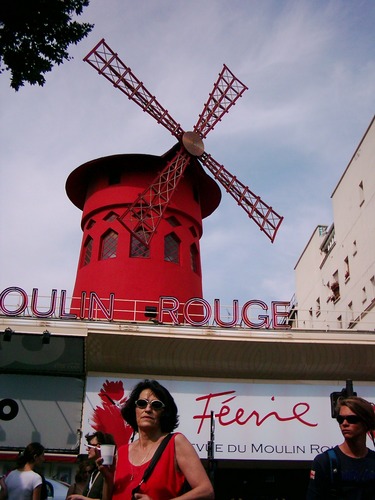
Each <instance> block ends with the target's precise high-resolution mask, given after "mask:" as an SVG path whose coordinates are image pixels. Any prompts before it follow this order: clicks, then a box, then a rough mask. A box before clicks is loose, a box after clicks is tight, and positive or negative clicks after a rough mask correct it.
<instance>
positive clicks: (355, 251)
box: [353, 240, 357, 257]
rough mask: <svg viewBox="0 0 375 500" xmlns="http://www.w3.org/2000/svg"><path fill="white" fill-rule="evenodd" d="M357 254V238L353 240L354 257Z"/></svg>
mask: <svg viewBox="0 0 375 500" xmlns="http://www.w3.org/2000/svg"><path fill="white" fill-rule="evenodd" d="M356 254H357V242H356V240H354V241H353V257H354V256H355V255H356Z"/></svg>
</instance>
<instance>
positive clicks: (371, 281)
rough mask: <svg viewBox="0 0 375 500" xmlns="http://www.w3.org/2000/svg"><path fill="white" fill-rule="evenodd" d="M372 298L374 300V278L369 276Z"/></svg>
mask: <svg viewBox="0 0 375 500" xmlns="http://www.w3.org/2000/svg"><path fill="white" fill-rule="evenodd" d="M370 283H371V290H372V297H373V298H375V276H371V278H370Z"/></svg>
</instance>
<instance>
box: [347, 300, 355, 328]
mask: <svg viewBox="0 0 375 500" xmlns="http://www.w3.org/2000/svg"><path fill="white" fill-rule="evenodd" d="M348 320H349V325H348V328H353V326H354V312H353V301H350V302H349V304H348Z"/></svg>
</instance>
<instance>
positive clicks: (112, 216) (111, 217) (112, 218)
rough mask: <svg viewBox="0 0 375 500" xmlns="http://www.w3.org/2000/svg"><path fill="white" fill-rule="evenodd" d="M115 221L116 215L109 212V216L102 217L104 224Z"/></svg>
mask: <svg viewBox="0 0 375 500" xmlns="http://www.w3.org/2000/svg"><path fill="white" fill-rule="evenodd" d="M116 219H118V215H117V214H116V213H115V212H109V214H107V215H106V216H105V217H104V220H105V221H106V222H111V221H113V220H116Z"/></svg>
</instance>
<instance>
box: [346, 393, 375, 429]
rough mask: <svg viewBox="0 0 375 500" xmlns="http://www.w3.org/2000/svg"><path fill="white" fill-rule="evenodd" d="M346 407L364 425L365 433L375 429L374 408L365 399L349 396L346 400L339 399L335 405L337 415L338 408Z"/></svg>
mask: <svg viewBox="0 0 375 500" xmlns="http://www.w3.org/2000/svg"><path fill="white" fill-rule="evenodd" d="M342 406H347V407H348V408H349V409H350V410H352V412H354V413H355V414H356V415H358V417H359V418H360V419H361V420H362V421H363V422H364V424H365V425H366V429H367V431H372V430H374V429H375V411H374V406H373V404H372V403H370V402H369V401H366V399H363V398H360V397H359V396H350V397H348V398H339V399H338V401H337V405H336V412H337V414H339V413H340V408H341V407H342Z"/></svg>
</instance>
